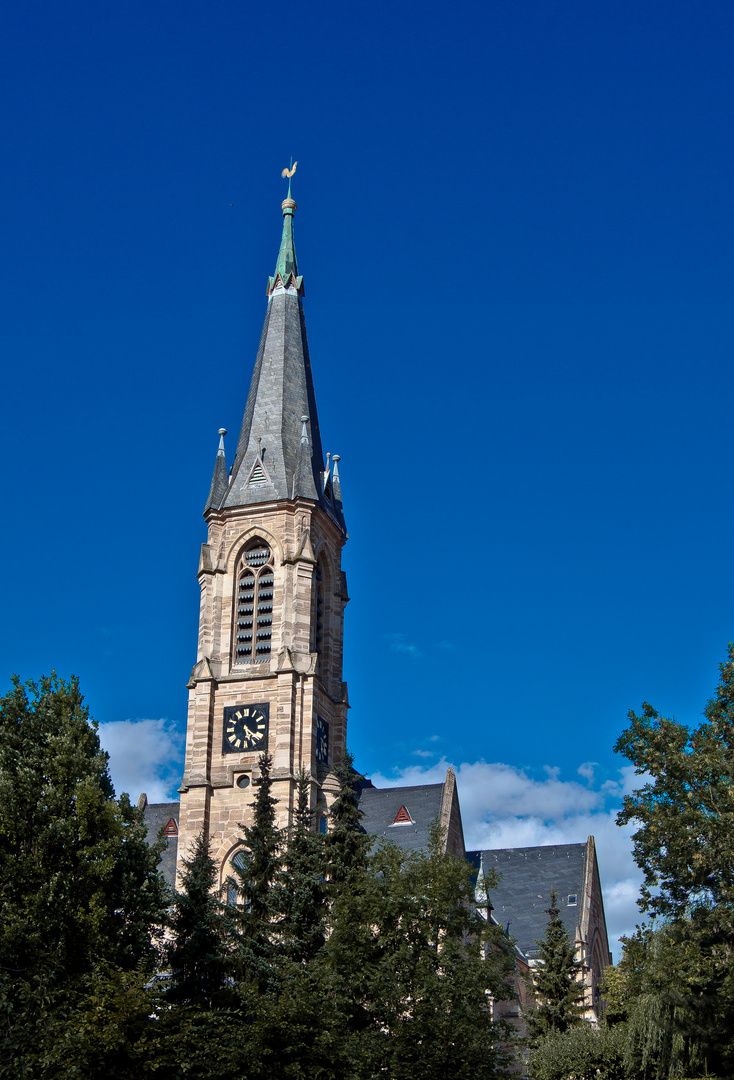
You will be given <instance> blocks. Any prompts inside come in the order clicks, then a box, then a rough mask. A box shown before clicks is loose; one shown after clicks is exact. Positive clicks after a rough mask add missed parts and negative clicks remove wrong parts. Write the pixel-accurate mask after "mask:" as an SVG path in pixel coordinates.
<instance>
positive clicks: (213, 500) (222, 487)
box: [204, 427, 229, 513]
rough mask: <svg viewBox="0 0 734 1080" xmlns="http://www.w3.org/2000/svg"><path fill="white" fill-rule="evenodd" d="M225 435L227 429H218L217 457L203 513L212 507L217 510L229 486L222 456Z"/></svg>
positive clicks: (225, 465) (224, 460) (225, 464)
mask: <svg viewBox="0 0 734 1080" xmlns="http://www.w3.org/2000/svg"><path fill="white" fill-rule="evenodd" d="M226 434H227V429H226V428H223V427H220V429H219V449H218V450H217V456H216V458H215V459H214V473H213V475H212V483H211V487H210V488H209V498H208V499H207V500H206V506H205V507H204V513H206V512H207V510H210V509H211V508H212V507H215V508H218V507H219V506H220V505H221V502H222V499H223V498H224V496H225V495H226V493H227V487H228V486H229V479H228V477H227V462H226V459H225V456H224V436H225V435H226Z"/></svg>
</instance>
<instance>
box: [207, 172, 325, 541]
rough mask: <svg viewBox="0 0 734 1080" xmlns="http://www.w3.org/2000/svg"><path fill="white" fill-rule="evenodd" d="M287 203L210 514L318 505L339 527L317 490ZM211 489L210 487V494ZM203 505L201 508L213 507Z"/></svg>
mask: <svg viewBox="0 0 734 1080" xmlns="http://www.w3.org/2000/svg"><path fill="white" fill-rule="evenodd" d="M295 209H296V204H295V202H294V201H293V199H292V198H290V188H289V190H288V198H287V199H285V200H284V201H283V203H282V210H283V235H282V239H281V243H280V252H279V254H278V262H277V264H276V268H275V274H274V276H273V277H272V278H270V279H269V281H268V306H267V310H266V312H265V322H264V325H263V330H262V335H261V337H260V348H259V349H258V353H257V359H256V361H255V370H254V371H253V374H252V381H251V383H250V392H249V394H248V397H247V405H246V407H245V415H244V418H243V420H242V429H241V431H240V437H239V441H238V443H237V451H236V454H235V459H234V464H233V466H232V473H231V479H230V481H229V484H228V485H227V487H226V489H225V490H224V491H223V492H222V495H221V498H220V501H219V503H218V506H217V508H221V509H224V508H227V507H236V506H250V505H253V504H257V503H265V502H273V501H276V500H281V499H296V498H305V499H312V500H313V501H314V502H318V503H319V504H320V505H321V506H322V507H323V509H324V510H325V511H326V512H327V513H328V514H329V515H330V516H331V517H332V518H334V520H336V521H337V522H338V523H339V525H340V526H341V527H342V528H344V519H343V517H342V511H341V505H340V504H338V503H337V502H336V501H335V500H334V498H333V495H332V493H331V491H330V490H329V489H327V490H324V483H325V475H324V455H323V452H322V449H321V433H320V431H319V420H318V414H317V412H316V397H315V394H314V388H313V377H312V375H311V361H310V358H309V353H308V341H307V338H306V322H305V318H304V313H303V302H302V299H301V297H302V296H303V279H302V278H301V277H299V276H298V267H297V263H296V250H295V245H294V243H293V213H294V211H295ZM213 491H214V489H213V488H212V493H213ZM214 505H215V504H214V503H213V502H212V501H211V495H210V501H209V503H208V504H207V507H209V506H214Z"/></svg>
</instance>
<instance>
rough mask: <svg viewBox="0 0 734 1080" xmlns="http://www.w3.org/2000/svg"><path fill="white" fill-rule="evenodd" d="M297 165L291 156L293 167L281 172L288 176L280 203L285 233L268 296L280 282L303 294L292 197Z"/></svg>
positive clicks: (294, 207)
mask: <svg viewBox="0 0 734 1080" xmlns="http://www.w3.org/2000/svg"><path fill="white" fill-rule="evenodd" d="M297 165H298V162H297V161H294V160H293V158H291V168H290V169H283V171H282V172H281V174H280V175H281V176H282V177H283V178H285V177H286V176H287V177H288V195H287V197H286V198H285V199H283V202H282V203H281V204H280V208H281V210H282V211H283V235H282V237H281V240H280V251H279V252H278V261H277V263H276V264H275V273H274V274H273V276H272V277H271V278H268V289H267V293H268V296H270V295H271V294H272V292H273V289H274V288H275V287H276V285H278V284H280V285H282V286H283V287H284V288H286V289H287V288H288V287H289V285H291V284H293V285H295V287H296V291H297V292H298V294H299V295H300V296H303V278H302V277H301V276H300V275H299V273H298V264H297V262H296V246H295V244H294V243H293V212H294V210H295V209H296V203H295V200H294V199H292V198H291V177H292V176H293V173H294V172H295V171H296V166H297Z"/></svg>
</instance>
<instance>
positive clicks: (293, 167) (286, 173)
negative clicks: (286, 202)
mask: <svg viewBox="0 0 734 1080" xmlns="http://www.w3.org/2000/svg"><path fill="white" fill-rule="evenodd" d="M297 168H298V162H296V163H295V165H294V164H293V155H292V154H291V167H290V169H283V171H282V173H281V174H280V175H281V176H282V177H283V179H284V180H285V178H286V176H287V177H288V194H287V195H286V199H290V197H291V177H292V176H293V174H294V172H295V171H296V169H297ZM294 209H295V207H294Z"/></svg>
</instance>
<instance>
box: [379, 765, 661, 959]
mask: <svg viewBox="0 0 734 1080" xmlns="http://www.w3.org/2000/svg"><path fill="white" fill-rule="evenodd" d="M449 764H450V763H449V762H448V761H447V760H446V758H445V757H444V758H441V760H440V761H438V762H435V763H434V764H432V765H426V766H421V765H410V766H408V767H407V768H405V769H403V770H401V771H400V772H399V773H398V774H396V775H394V776H389V777H388V776H380V775H376V776H373V778H372V779H373V780H374V783H375V784H376V785H377V787H395V786H398V785H402V784H430V783H439V782H441V781H442V780H443V779H444V777H445V776H446V769H447V767H448V765H449ZM592 764H593V763H591V762H585V763H583V764H582V765H581V766H580V768H579V770H578V771H579V773H580V774H581V775H582V776H585V772H582V771H581V770H582V769H586V766H592ZM453 768H454V771H455V772H456V778H457V784H458V789H459V798H460V801H461V815H462V820H463V824H464V835H465V838H466V846H467V849H468V850H476V849H481V848H502V847H534V846H535V845H545V844H573V843H583V842H584V841H585V840H586V838H587V836H593V837H594V838H595V841H596V852H597V858H598V860H599V873H600V875H601V879H602V889H603V893H604V905H605V913H606V919H607V930H608V932H609V944H610V947H611V948H612V950H613V951H614V954H615V957H616V958H618V957H619V946H618V938H619V935H620V934H629V933H632V932H633V931H634V928H635V926H636V924H637V923H638V922H639V921H640V919H641V916H640V913H639V910H638V908H637V905H636V903H635V901H636V899H637V896H638V893H639V887H640V883H641V881H642V875H641V873H640V871H639V870H638V869H637V867H636V865H635V863H634V861H633V859H632V841H631V834H632V832H633V831H634V828H633V826H625V827H624V828H620V827H619V826H618V825H617V824H616V816H617V810H618V809H619V806H620V803H621V797H622V795H623V794H625V793H627V792H629V791H631V790H633V789H634V788H636V787H640V786H641V784H642V783H643V782H644V778H640V777H638V776H636V775H635V774H634V769H630V767H629V766H625V767H623V768H621V769H620V770H619V779H618V780H614V781H605V782H604V783H603V784H601V785H600V787H599V788H597V789H594V788H593V787H592V786H591V785H592V783H593V775H594V773H593V768H592V769H591V770H590V771H591V777H588V776H585V778H586V779H587V780H588V781H589V782H588V784H585V783H584V784H582V783H580V782H579V781H577V780H561V779H560V775H559V774H560V770H558V769H556V768H550V767H546V768H545V770H544V771H545V774H546V775H545V777H544V778H543V779H540V780H537V779H535V778H533V777H532V776H529V775H528V774H527V773H526V772H524V771H523V770H522V769H518V768H516V767H514V766H512V765H505V764H502V763H501V762H487V761H474V762H463V763H462V764H460V765H454V766H453ZM587 771H588V770H587Z"/></svg>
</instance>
